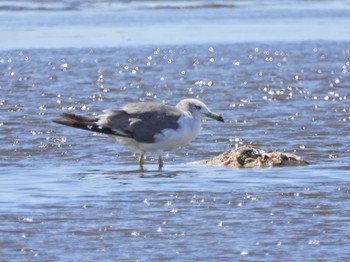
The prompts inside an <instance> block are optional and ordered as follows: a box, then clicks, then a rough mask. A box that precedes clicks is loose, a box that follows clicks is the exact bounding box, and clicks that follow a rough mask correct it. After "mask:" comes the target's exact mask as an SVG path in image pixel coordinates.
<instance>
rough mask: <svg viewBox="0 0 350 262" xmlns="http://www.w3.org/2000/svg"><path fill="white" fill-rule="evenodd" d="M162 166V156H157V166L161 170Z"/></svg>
mask: <svg viewBox="0 0 350 262" xmlns="http://www.w3.org/2000/svg"><path fill="white" fill-rule="evenodd" d="M163 165H164V161H163V159H162V156H161V155H159V156H158V166H159V169H162V167H163Z"/></svg>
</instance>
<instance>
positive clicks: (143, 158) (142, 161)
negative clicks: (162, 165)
mask: <svg viewBox="0 0 350 262" xmlns="http://www.w3.org/2000/svg"><path fill="white" fill-rule="evenodd" d="M144 162H145V156H144V154H141V155H140V158H139V166H140V168H141V169H143V163H144Z"/></svg>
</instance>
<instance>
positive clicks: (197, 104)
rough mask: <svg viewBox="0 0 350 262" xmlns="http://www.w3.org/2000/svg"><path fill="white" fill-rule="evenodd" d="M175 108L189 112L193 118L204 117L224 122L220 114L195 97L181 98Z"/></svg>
mask: <svg viewBox="0 0 350 262" xmlns="http://www.w3.org/2000/svg"><path fill="white" fill-rule="evenodd" d="M176 107H177V108H179V109H181V110H183V111H185V112H188V113H190V114H191V115H192V116H193V118H195V119H197V120H201V119H204V118H208V117H209V118H212V119H215V120H217V121H220V122H224V119H223V118H222V116H221V115H219V114H216V113H214V112H212V111H210V109H209V108H208V107H207V106H206V105H205V104H204V103H203V102H202V101H199V100H197V99H190V98H189V99H183V100H181V101H180V102H179V103H178V104H177V105H176Z"/></svg>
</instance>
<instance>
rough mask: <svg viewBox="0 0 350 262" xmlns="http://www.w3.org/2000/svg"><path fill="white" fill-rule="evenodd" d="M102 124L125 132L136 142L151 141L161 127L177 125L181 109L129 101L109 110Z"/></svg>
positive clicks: (174, 126) (122, 132) (173, 127)
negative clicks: (122, 105)
mask: <svg viewBox="0 0 350 262" xmlns="http://www.w3.org/2000/svg"><path fill="white" fill-rule="evenodd" d="M103 116H104V117H105V118H104V119H103V122H104V123H103V125H104V126H108V127H109V128H110V129H111V130H113V131H114V132H115V133H121V134H125V135H127V136H129V137H132V138H133V139H135V140H136V141H138V142H143V143H152V142H154V140H155V139H154V136H155V135H156V134H158V133H160V132H162V130H163V129H166V128H172V129H177V128H178V127H179V124H178V120H179V118H180V117H181V116H182V111H181V110H179V109H178V108H176V107H173V106H168V105H162V104H156V103H151V102H140V103H131V104H128V105H126V106H124V107H123V108H122V110H109V111H106V114H105V115H103Z"/></svg>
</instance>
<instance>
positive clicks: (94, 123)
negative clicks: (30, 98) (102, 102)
mask: <svg viewBox="0 0 350 262" xmlns="http://www.w3.org/2000/svg"><path fill="white" fill-rule="evenodd" d="M61 117H62V119H54V120H52V121H53V122H55V123H57V124H61V125H65V126H70V127H74V128H79V129H83V130H87V131H92V132H96V133H102V134H107V135H117V136H124V137H130V135H128V134H125V133H122V132H120V131H119V132H118V131H117V130H113V129H111V128H110V127H108V126H103V125H99V124H98V121H99V118H97V117H88V116H80V115H76V114H72V113H62V114H61Z"/></svg>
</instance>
